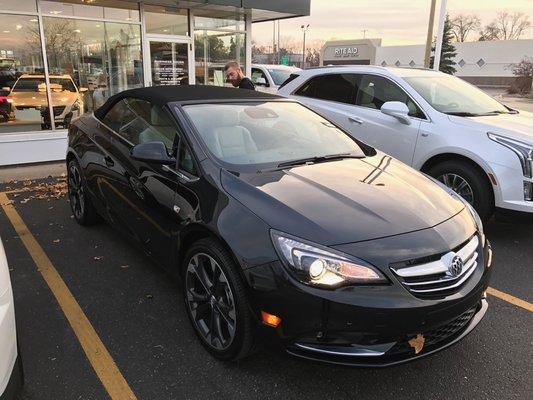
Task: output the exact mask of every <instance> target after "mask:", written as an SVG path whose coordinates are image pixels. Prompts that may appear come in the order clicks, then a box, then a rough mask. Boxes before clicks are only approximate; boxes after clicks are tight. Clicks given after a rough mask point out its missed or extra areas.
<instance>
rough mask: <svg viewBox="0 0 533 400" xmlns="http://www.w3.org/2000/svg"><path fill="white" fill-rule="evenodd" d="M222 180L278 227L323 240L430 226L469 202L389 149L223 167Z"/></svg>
mask: <svg viewBox="0 0 533 400" xmlns="http://www.w3.org/2000/svg"><path fill="white" fill-rule="evenodd" d="M221 181H222V186H223V187H224V189H225V190H226V191H227V192H228V193H229V194H230V195H231V196H232V197H234V198H235V199H237V200H238V201H239V202H241V203H242V204H243V205H244V206H246V207H247V208H249V209H250V210H251V211H252V212H254V213H255V214H256V215H258V216H259V217H260V218H262V219H263V220H264V221H265V222H267V223H268V224H269V225H270V226H271V227H272V228H274V229H278V230H280V231H283V232H287V233H290V234H293V235H296V236H298V237H302V238H304V239H308V240H311V241H314V242H318V243H321V244H325V245H336V244H342V243H352V242H359V241H363V240H371V239H376V238H383V237H387V236H391V235H398V234H402V233H407V232H412V231H417V230H421V229H427V228H430V227H433V226H435V225H437V224H440V223H441V222H443V221H445V220H447V219H449V218H451V217H453V216H454V215H456V214H457V213H458V212H460V211H461V210H462V209H463V208H464V204H463V203H462V202H461V201H459V200H457V199H455V198H453V197H452V196H450V195H449V194H448V193H447V192H446V191H445V190H444V189H442V188H441V187H440V186H439V185H437V184H435V183H434V182H432V181H431V180H430V179H429V178H428V177H426V176H425V175H423V174H421V173H419V172H418V171H415V170H414V169H412V168H410V167H408V166H407V165H405V164H403V163H401V162H399V161H397V160H395V159H393V158H392V157H390V156H388V155H385V154H383V153H378V156H374V157H367V158H365V159H343V160H339V161H331V162H326V163H317V164H312V165H304V166H298V167H293V168H289V169H285V170H276V171H267V172H260V173H257V174H239V176H237V175H236V174H233V173H230V172H228V171H226V170H222V172H221Z"/></svg>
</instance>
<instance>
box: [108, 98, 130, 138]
mask: <svg viewBox="0 0 533 400" xmlns="http://www.w3.org/2000/svg"><path fill="white" fill-rule="evenodd" d="M126 110H127V106H126V103H125V102H124V100H120V101H119V102H118V103H116V104H115V105H114V106H113V107H111V109H110V110H109V111H108V112H107V114H106V115H105V116H104V118H103V119H102V122H103V123H104V124H105V125H107V126H108V127H109V128H111V129H113V130H114V131H115V132H118V130H119V129H120V124H121V122H122V116H123V115H124V112H125V111H126Z"/></svg>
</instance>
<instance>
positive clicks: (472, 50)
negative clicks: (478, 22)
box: [320, 39, 533, 87]
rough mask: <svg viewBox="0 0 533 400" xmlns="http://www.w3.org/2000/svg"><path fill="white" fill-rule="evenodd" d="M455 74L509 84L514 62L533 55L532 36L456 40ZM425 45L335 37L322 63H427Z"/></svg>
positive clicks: (323, 51) (414, 65) (487, 82)
mask: <svg viewBox="0 0 533 400" xmlns="http://www.w3.org/2000/svg"><path fill="white" fill-rule="evenodd" d="M453 45H454V46H455V49H456V53H457V55H456V57H455V62H456V66H455V68H456V70H457V72H456V73H455V76H458V77H460V78H463V79H465V80H467V81H469V82H471V83H473V84H475V85H478V86H495V87H498V86H499V87H506V86H509V85H510V84H511V82H512V81H513V80H514V79H515V76H514V75H513V72H512V70H511V67H510V65H511V64H517V63H519V62H520V61H521V60H523V59H524V58H525V57H530V58H533V39H528V40H494V41H481V42H464V43H454V44H453ZM424 53H425V45H411V46H381V39H360V40H336V41H329V42H326V43H325V44H324V46H323V47H322V49H321V52H320V62H321V65H340V64H351V65H370V64H372V65H381V66H383V67H395V66H396V67H408V68H409V67H410V68H422V67H423V66H424Z"/></svg>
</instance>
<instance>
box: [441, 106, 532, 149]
mask: <svg viewBox="0 0 533 400" xmlns="http://www.w3.org/2000/svg"><path fill="white" fill-rule="evenodd" d="M450 120H451V121H452V122H453V123H455V124H458V125H462V126H468V127H473V128H480V129H483V130H485V131H486V132H493V133H499V134H502V135H504V136H508V137H510V138H513V139H517V140H522V141H524V142H527V143H533V113H530V112H527V111H520V113H519V114H500V115H487V116H483V117H455V116H450Z"/></svg>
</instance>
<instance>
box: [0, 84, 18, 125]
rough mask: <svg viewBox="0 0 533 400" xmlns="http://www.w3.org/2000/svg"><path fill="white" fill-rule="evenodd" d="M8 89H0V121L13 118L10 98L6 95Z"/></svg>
mask: <svg viewBox="0 0 533 400" xmlns="http://www.w3.org/2000/svg"><path fill="white" fill-rule="evenodd" d="M8 95H9V91H7V90H1V89H0V121H1V122H7V121H9V120H11V119H14V118H15V114H14V113H13V107H12V105H11V102H12V100H11V99H9V98H8V97H7V96H8Z"/></svg>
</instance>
